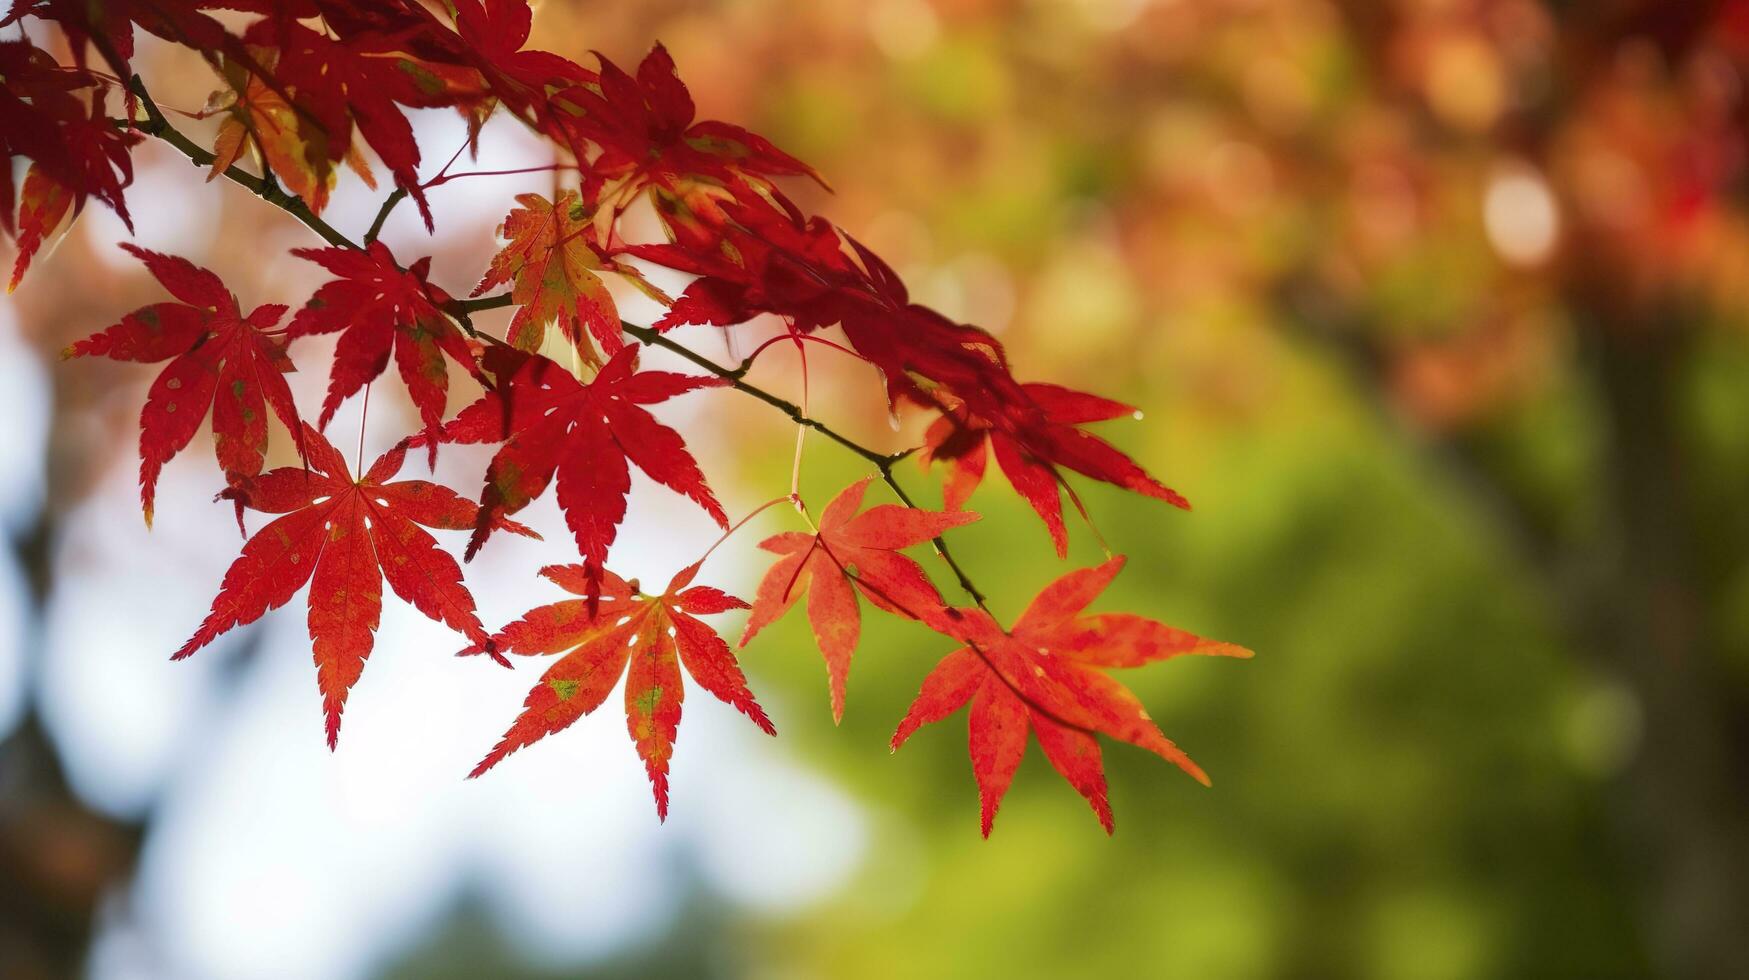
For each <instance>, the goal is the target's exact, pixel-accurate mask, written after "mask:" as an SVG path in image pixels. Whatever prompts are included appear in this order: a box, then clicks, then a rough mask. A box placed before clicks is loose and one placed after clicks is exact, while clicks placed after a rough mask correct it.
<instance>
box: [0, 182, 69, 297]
mask: <svg viewBox="0 0 1749 980" xmlns="http://www.w3.org/2000/svg"><path fill="white" fill-rule="evenodd" d="M72 205H73V194H72V192H71V191H69V190H67V188H65V187H63V186H61V184H60V182H59V181H57V180H55V179H54V178H53V177H50V176H49V175H48V174H47V173H45V172H44V171H43V169H42V168H41V167H38V166H37V165H36V164H31V167H30V169H29V170H28V171H26V172H25V175H24V191H23V194H22V195H21V196H20V198H19V202H18V258H17V259H16V260H14V261H13V264H12V278H11V279H9V280H7V282H6V291H7V292H9V293H10V292H12V291H13V290H15V289H17V288H18V284H19V283H20V282H22V281H24V273H25V270H27V269H29V268H30V261H31V259H32V258H34V257H35V256H36V253H37V252H38V251H39V250H41V249H42V247H43V246H44V245H52V243H53V242H55V241H58V240H59V238H60V236H61V235H62V234H64V233H65V232H66V229H67V226H68V225H69V224H70V222H69V221H68V220H67V213H68V211H69V210H70V209H71V208H72Z"/></svg>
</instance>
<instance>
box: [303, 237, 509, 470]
mask: <svg viewBox="0 0 1749 980" xmlns="http://www.w3.org/2000/svg"><path fill="white" fill-rule="evenodd" d="M292 254H293V255H296V256H298V257H299V258H304V259H309V260H310V261H311V262H314V263H316V264H317V265H320V266H321V267H322V268H324V269H327V270H328V271H329V272H332V273H334V274H335V275H336V276H339V277H340V278H338V279H335V280H334V281H332V282H329V283H328V284H326V285H324V286H322V287H321V288H320V289H318V290H316V293H315V295H314V296H312V297H310V301H309V302H308V303H306V304H305V305H304V308H303V309H301V310H299V311H298V312H297V315H296V316H294V317H292V322H291V326H290V328H289V330H288V334H289V335H290V336H292V337H305V336H309V335H311V334H322V333H333V332H335V331H344V333H343V334H342V335H341V337H340V343H339V345H338V346H337V347H336V348H335V351H334V370H333V373H332V374H331V375H330V376H329V379H328V397H327V398H326V399H324V400H323V402H322V415H321V417H320V418H319V419H318V420H317V423H316V424H317V426H318V427H320V428H324V429H325V428H327V426H328V421H329V420H330V419H332V418H333V417H334V412H335V411H336V410H337V409H339V407H340V403H341V402H342V401H344V400H346V398H347V397H348V396H350V395H351V394H353V393H354V392H356V391H358V390H359V389H360V388H363V387H364V386H365V385H366V384H369V383H370V382H371V381H372V380H373V379H375V378H376V376H377V375H379V374H382V373H383V370H384V369H385V368H387V367H388V364H389V355H390V354H391V353H393V354H394V358H395V364H396V366H397V367H398V368H399V369H400V373H401V380H402V381H404V382H406V385H407V393H408V394H409V395H411V396H412V398H413V404H414V405H415V406H416V407H417V408H418V409H419V420H420V422H421V423H423V425H424V428H425V430H426V432H427V433H435V432H436V431H437V429H438V426H439V425H440V424H441V423H442V421H443V408H444V396H445V394H446V393H447V392H448V390H449V369H448V367H447V366H445V364H444V362H443V355H444V354H448V355H449V356H450V357H452V358H454V359H455V360H456V363H458V364H461V365H462V366H463V367H465V368H467V369H468V371H469V373H471V374H473V375H474V376H475V377H476V378H479V379H480V380H481V381H482V382H483V381H484V380H485V377H484V375H482V374H481V373H480V369H479V366H478V364H477V363H476V361H475V355H474V348H473V346H472V345H471V344H470V343H469V342H468V338H467V336H466V335H465V334H463V333H462V331H461V328H460V327H458V326H456V324H455V321H453V320H451V319H450V318H449V315H448V314H447V313H445V312H444V311H443V308H444V306H446V305H447V304H448V303H449V302H450V297H449V294H448V293H445V292H444V291H443V290H442V289H440V288H438V287H437V286H435V285H433V284H432V283H431V282H429V281H428V280H427V278H426V277H427V275H428V274H429V272H430V269H431V259H430V257H429V256H428V257H426V258H422V259H420V260H419V261H417V262H415V263H413V264H412V265H411V266H409V267H408V268H406V269H402V268H401V266H400V265H399V263H397V262H396V261H395V257H394V255H393V254H392V253H391V252H390V251H389V249H388V246H386V245H384V244H383V243H382V242H372V243H371V244H370V247H369V249H368V250H367V251H364V252H360V251H357V250H356V249H350V248H294V249H292ZM427 444H428V446H429V447H430V450H431V452H432V454H433V457H435V455H436V452H437V444H436V442H435V441H433V440H429V439H428V440H427Z"/></svg>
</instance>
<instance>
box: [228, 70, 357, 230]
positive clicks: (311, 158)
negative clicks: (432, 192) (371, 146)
mask: <svg viewBox="0 0 1749 980" xmlns="http://www.w3.org/2000/svg"><path fill="white" fill-rule="evenodd" d="M253 53H254V55H255V57H256V60H257V61H258V62H259V63H260V64H261V65H262V66H263V67H265V68H267V69H268V70H270V71H271V70H272V69H273V67H274V66H275V65H276V63H277V61H278V52H277V51H275V50H273V49H272V48H257V49H254V50H253ZM221 68H222V75H223V77H224V79H225V81H226V84H227V85H228V87H227V88H225V89H223V90H220V91H218V92H215V93H213V96H212V97H211V98H210V99H209V100H208V102H207V109H208V111H212V112H220V111H222V112H223V113H224V121H223V122H221V123H220V124H219V131H218V135H217V136H216V137H215V138H214V143H213V162H212V165H211V167H210V168H209V169H208V171H207V180H209V181H210V180H214V179H216V178H217V177H218V176H219V175H220V174H222V173H224V172H225V170H226V169H228V168H229V167H230V166H231V165H232V164H234V163H236V162H237V160H238V159H239V158H240V157H241V156H242V155H243V153H244V152H246V151H253V152H254V153H255V154H256V155H257V156H258V157H259V159H260V161H261V162H262V163H263V164H264V165H265V166H266V167H268V168H269V169H271V170H272V171H273V174H274V176H276V177H277V178H278V179H279V182H280V184H282V185H283V186H284V187H285V189H286V190H288V191H290V192H291V193H293V194H296V195H297V196H298V197H300V198H302V199H303V201H304V203H305V204H307V205H309V207H310V210H311V212H313V213H315V214H318V215H319V214H321V213H322V212H323V211H324V210H326V209H327V207H328V198H329V195H331V194H332V193H333V191H334V184H335V169H334V161H332V160H330V159H329V158H328V147H327V143H326V140H327V134H326V133H325V132H323V131H322V130H320V129H319V128H316V127H312V126H309V125H306V124H305V121H304V120H303V119H301V118H300V117H299V115H298V112H297V110H296V108H295V107H294V106H293V105H292V103H291V102H290V101H288V100H287V99H286V97H285V95H284V94H283V93H282V91H281V90H278V89H276V88H275V87H274V86H272V85H270V84H268V82H267V80H266V76H263V75H261V74H258V73H256V72H252V71H250V70H249V69H247V68H245V67H244V66H243V65H241V64H238V63H237V62H236V61H234V60H231V59H225V60H224V62H223V63H222V65H221ZM312 141H314V142H312ZM343 156H344V158H345V160H346V163H347V165H348V166H350V167H351V168H352V170H353V172H355V173H357V174H358V175H359V177H360V178H361V179H362V180H363V181H364V182H365V184H366V185H367V186H369V187H371V188H373V189H374V188H375V187H376V178H375V177H374V176H373V175H372V174H371V172H370V166H369V164H367V163H365V161H364V158H363V157H362V156H361V155H360V154H359V153H358V152H357V149H356V148H355V147H348V148H346V152H345V153H344V154H343Z"/></svg>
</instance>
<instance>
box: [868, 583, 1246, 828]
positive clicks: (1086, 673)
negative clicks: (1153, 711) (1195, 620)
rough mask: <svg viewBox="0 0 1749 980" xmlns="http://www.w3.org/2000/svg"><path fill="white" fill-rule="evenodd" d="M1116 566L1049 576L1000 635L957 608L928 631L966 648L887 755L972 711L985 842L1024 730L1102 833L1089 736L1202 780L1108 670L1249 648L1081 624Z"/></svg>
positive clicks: (1101, 616) (908, 718)
mask: <svg viewBox="0 0 1749 980" xmlns="http://www.w3.org/2000/svg"><path fill="white" fill-rule="evenodd" d="M1123 565H1124V559H1122V558H1121V557H1120V558H1114V559H1112V560H1110V561H1108V562H1106V563H1104V564H1103V565H1099V566H1097V567H1095V568H1086V569H1080V570H1077V571H1073V572H1070V573H1069V574H1067V575H1064V576H1063V577H1061V578H1059V579H1057V580H1056V581H1055V582H1052V583H1051V584H1050V585H1047V586H1045V588H1044V589H1043V590H1041V591H1040V592H1039V594H1038V596H1037V597H1036V598H1034V599H1033V601H1032V604H1031V605H1029V606H1028V607H1027V608H1026V611H1025V612H1023V613H1021V615H1020V618H1019V619H1018V620H1016V621H1015V624H1014V627H1013V628H1012V629H1011V630H1008V631H1004V630H1003V629H1002V628H1001V627H1000V626H999V625H998V624H997V623H996V621H995V620H994V619H991V618H990V616H989V615H988V614H986V613H984V612H983V611H982V610H979V609H968V610H958V611H956V615H954V616H951V617H949V616H943V617H939V618H938V620H937V623H936V624H934V625H936V628H938V629H941V630H942V631H944V632H947V633H949V634H950V635H952V636H954V637H955V638H956V639H958V640H960V641H961V642H962V643H964V644H965V645H964V646H962V647H960V648H959V649H957V650H954V651H953V652H952V653H949V654H948V655H947V656H946V657H944V658H942V660H941V662H940V663H938V664H937V665H936V666H935V668H934V669H933V670H932V671H930V673H929V675H928V676H927V677H926V678H924V681H923V686H922V689H921V690H920V691H919V692H918V695H917V699H916V700H915V701H914V702H913V703H912V705H911V710H910V711H909V712H907V713H906V715H905V718H904V720H903V721H901V722H900V723H899V727H898V730H897V731H895V732H894V733H893V742H892V746H893V749H894V750H895V751H896V750H897V749H898V748H899V746H900V745H902V744H904V742H905V740H906V739H908V738H910V737H911V735H912V733H914V732H915V731H916V730H917V729H918V728H919V727H921V726H923V725H926V724H929V723H930V722H936V721H941V720H942V719H944V718H946V717H948V716H949V715H952V714H953V713H955V712H957V711H958V710H959V709H960V708H963V707H965V706H966V705H967V704H970V705H971V713H970V722H969V727H970V751H971V757H972V773H973V775H974V776H975V777H976V778H977V782H978V797H979V800H980V813H981V825H982V828H983V833H984V836H986V837H988V836H990V827H991V824H992V823H993V822H994V821H995V819H996V811H997V809H998V808H999V807H1000V806H1001V805H1002V797H1003V796H1004V795H1005V794H1006V793H1007V792H1008V786H1009V784H1010V783H1011V782H1012V781H1013V779H1014V773H1015V770H1016V769H1018V768H1019V766H1020V760H1021V757H1022V756H1023V755H1024V754H1025V751H1026V736H1027V732H1028V731H1031V732H1032V733H1033V735H1035V736H1036V737H1037V738H1038V742H1039V748H1041V749H1043V750H1044V753H1045V758H1046V759H1047V760H1048V761H1049V762H1050V764H1051V766H1052V768H1054V769H1056V770H1057V772H1058V773H1060V774H1061V775H1062V776H1063V778H1064V779H1066V780H1068V782H1069V784H1070V785H1071V786H1074V787H1075V791H1076V792H1078V793H1080V794H1081V795H1082V796H1083V797H1085V798H1086V799H1087V802H1088V804H1089V805H1090V806H1091V807H1092V808H1093V812H1094V814H1095V815H1096V816H1097V817H1098V818H1099V822H1100V824H1101V825H1102V826H1104V827H1105V829H1106V832H1107V833H1110V832H1111V830H1112V826H1113V824H1112V817H1111V804H1110V802H1109V801H1108V800H1107V798H1106V785H1105V767H1104V764H1103V762H1102V761H1101V757H1100V750H1099V742H1098V740H1097V739H1096V738H1095V736H1096V735H1105V736H1107V737H1108V738H1114V739H1117V740H1119V741H1122V742H1129V743H1130V744H1132V745H1137V746H1140V747H1142V748H1144V749H1147V750H1148V751H1150V752H1153V753H1155V754H1156V755H1159V756H1160V757H1161V758H1163V759H1166V760H1167V761H1168V762H1171V763H1173V764H1174V765H1176V766H1178V767H1179V768H1180V769H1183V770H1184V771H1185V772H1187V773H1189V774H1190V775H1191V776H1192V777H1194V778H1195V779H1196V780H1197V781H1198V782H1201V783H1204V784H1205V785H1206V784H1207V783H1208V776H1207V775H1205V774H1204V773H1203V771H1202V769H1201V768H1200V767H1199V766H1197V764H1196V763H1194V762H1192V761H1191V760H1190V757H1189V756H1187V755H1185V754H1184V752H1183V751H1182V750H1180V749H1179V748H1178V746H1176V745H1174V744H1173V743H1172V742H1171V741H1170V740H1169V739H1167V738H1166V736H1165V735H1163V734H1161V732H1160V729H1159V727H1158V726H1156V725H1155V724H1154V721H1153V719H1151V718H1149V717H1148V713H1147V711H1145V710H1144V709H1143V708H1142V705H1141V702H1140V701H1138V700H1136V697H1135V695H1134V694H1132V693H1130V691H1129V689H1128V688H1126V687H1124V686H1123V685H1121V684H1119V683H1118V682H1116V681H1115V680H1112V679H1111V677H1109V676H1107V675H1106V674H1105V673H1104V669H1106V668H1122V667H1140V666H1142V665H1143V664H1147V663H1152V662H1154V661H1156V660H1165V659H1167V658H1170V657H1176V656H1182V655H1186V654H1201V655H1205V656H1223V657H1249V656H1251V651H1249V650H1246V649H1244V648H1243V647H1238V646H1234V645H1232V644H1230V643H1220V642H1216V641H1214V640H1205V639H1203V638H1202V637H1199V636H1195V635H1193V634H1190V633H1186V632H1185V631H1183V630H1179V629H1174V628H1173V627H1170V626H1166V625H1165V624H1162V623H1157V622H1155V621H1153V620H1151V619H1145V618H1143V617H1141V616H1135V615H1131V614H1129V613H1095V614H1092V615H1084V614H1083V610H1085V609H1086V607H1087V605H1088V604H1089V603H1091V602H1092V601H1093V600H1094V599H1095V598H1096V597H1098V595H1099V593H1100V592H1102V591H1104V590H1105V587H1106V586H1107V585H1109V584H1110V583H1111V580H1112V578H1113V577H1114V576H1116V575H1117V573H1118V572H1119V571H1120V570H1121V569H1122V568H1123Z"/></svg>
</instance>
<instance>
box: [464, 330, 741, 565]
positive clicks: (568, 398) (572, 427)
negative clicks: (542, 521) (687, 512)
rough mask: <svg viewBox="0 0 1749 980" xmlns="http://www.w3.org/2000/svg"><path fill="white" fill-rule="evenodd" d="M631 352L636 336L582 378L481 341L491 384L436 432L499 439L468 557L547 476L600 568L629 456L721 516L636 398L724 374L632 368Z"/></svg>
mask: <svg viewBox="0 0 1749 980" xmlns="http://www.w3.org/2000/svg"><path fill="white" fill-rule="evenodd" d="M637 355H638V347H637V346H636V345H632V346H628V347H626V348H624V349H623V350H621V351H620V352H619V353H618V354H615V355H614V356H613V357H612V358H610V359H609V360H608V362H607V363H606V364H605V365H603V366H602V368H601V371H600V373H599V374H597V375H596V376H595V379H594V380H593V381H591V382H589V383H588V384H583V383H581V382H579V381H578V380H577V378H576V377H575V376H574V375H572V374H571V372H569V371H567V370H565V369H564V368H562V367H560V366H559V365H558V364H555V363H554V362H553V361H551V360H549V359H548V358H545V357H541V356H539V355H535V354H525V353H522V352H520V351H516V350H513V349H511V348H508V347H494V348H492V349H491V350H489V351H487V353H486V360H487V366H488V367H489V368H491V369H492V372H493V374H494V375H496V376H497V377H498V378H499V382H498V384H497V386H496V387H494V388H492V389H490V390H488V391H487V392H485V393H484V394H483V395H481V396H480V400H479V401H476V402H474V403H473V404H471V405H469V406H468V407H466V408H464V409H462V410H461V412H460V413H458V414H457V415H456V417H455V418H454V419H452V420H451V421H450V422H449V423H448V424H446V425H445V426H444V427H443V432H442V436H441V438H443V439H444V440H445V441H448V442H459V443H482V442H485V443H495V442H501V443H503V444H504V445H503V446H502V447H501V448H500V449H499V450H498V453H497V455H495V456H493V457H492V462H491V463H490V464H488V465H487V467H486V486H485V489H483V490H482V491H481V492H480V507H481V509H480V522H479V525H478V526H477V527H476V528H475V530H474V536H473V538H472V540H470V541H469V542H468V550H467V557H469V558H472V557H473V555H474V553H475V552H476V551H478V550H479V548H480V545H481V544H482V543H484V541H485V540H486V536H487V534H489V533H490V532H491V530H492V527H493V522H495V521H496V520H497V519H498V518H500V517H501V516H503V515H507V514H514V513H516V512H517V511H519V510H521V509H522V508H523V507H526V506H527V505H528V504H529V502H530V501H532V500H534V499H535V498H536V497H539V496H540V495H541V494H542V493H543V492H544V491H545V490H546V488H547V485H548V484H549V483H552V482H554V479H555V477H556V478H557V482H558V496H559V507H560V509H562V510H563V511H564V512H565V523H566V524H567V525H568V526H569V527H570V528H571V533H572V534H573V535H575V536H576V538H577V547H578V549H579V550H580V551H581V553H582V555H583V558H584V560H585V561H586V562H588V564H589V565H590V566H591V567H594V568H600V567H601V565H602V564H603V563H604V562H606V561H607V549H608V546H609V545H611V544H613V539H614V537H615V535H616V534H617V533H618V529H619V523H620V521H621V520H623V519H624V518H625V510H626V495H627V494H628V493H630V492H631V464H636V465H637V467H638V468H639V469H641V470H643V471H644V472H645V473H647V474H649V476H650V478H651V479H653V480H655V481H656V482H657V483H660V484H662V485H663V486H665V487H667V488H668V489H670V490H673V491H674V492H675V493H679V494H681V495H683V496H685V497H686V498H688V499H689V500H692V501H693V502H694V503H697V504H698V505H699V506H700V507H702V508H704V510H705V512H706V513H708V514H710V515H711V517H712V518H714V519H715V520H716V522H717V524H718V525H719V526H721V527H725V528H726V527H728V526H729V520H728V517H727V515H725V514H724V513H723V507H722V505H721V504H719V503H717V498H716V495H715V494H713V493H711V490H710V487H709V486H707V485H706V484H705V480H704V474H703V473H702V472H700V471H699V468H698V463H697V462H696V461H694V460H693V458H692V454H691V453H689V452H687V450H686V443H685V442H683V441H682V440H681V438H680V434H679V433H677V432H675V431H674V430H673V429H670V428H668V427H667V426H665V425H663V424H662V423H660V422H658V421H656V419H655V417H654V416H652V415H651V414H650V413H649V412H648V411H646V410H645V409H643V408H642V407H641V406H643V405H653V404H655V403H657V402H662V401H667V400H668V399H670V398H673V397H674V396H676V395H681V394H685V393H686V392H689V391H694V390H696V389H699V388H711V387H716V386H719V385H722V384H724V383H725V382H724V381H723V380H722V379H720V378H700V377H691V376H689V375H684V374H674V373H671V372H667V371H637V370H636V367H635V366H636V362H637Z"/></svg>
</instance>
